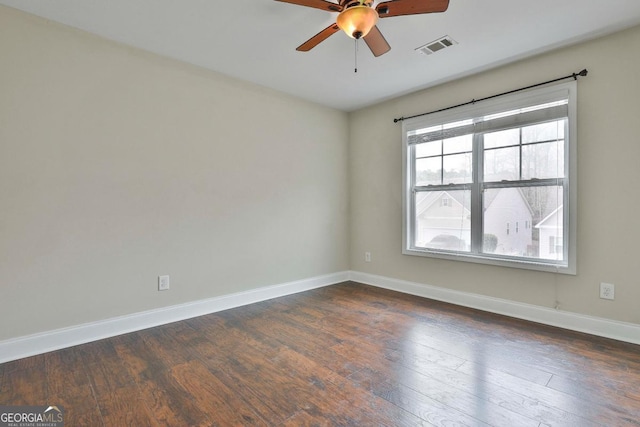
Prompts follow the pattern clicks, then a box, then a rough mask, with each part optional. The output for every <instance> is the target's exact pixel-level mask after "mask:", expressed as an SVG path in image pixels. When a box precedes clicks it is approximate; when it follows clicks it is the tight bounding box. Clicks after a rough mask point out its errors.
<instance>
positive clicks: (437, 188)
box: [403, 82, 576, 274]
mask: <svg viewBox="0 0 640 427" xmlns="http://www.w3.org/2000/svg"><path fill="white" fill-rule="evenodd" d="M575 98H576V83H575V82H571V83H567V84H561V85H556V86H552V87H545V88H542V89H537V90H534V91H528V92H524V93H518V94H512V95H510V96H507V97H502V98H499V99H495V100H493V101H492V102H487V103H479V104H478V105H470V106H467V107H461V108H458V109H454V110H450V111H444V112H441V113H436V114H433V115H429V116H424V117H419V118H414V119H411V120H406V121H404V122H403V136H404V144H403V173H404V182H403V184H404V212H403V253H404V254H407V255H419V256H427V257H436V258H446V259H454V260H458V261H470V262H480V263H488V264H496V265H503V266H510V267H520V268H528V269H538V270H544V271H556V272H562V273H568V274H575V226H576V224H575V216H576V214H575V207H576V194H575V181H576V179H575V177H576V164H575V160H576V154H575V153H576V146H575V145H576V142H575V140H574V139H575V138H574V137H575V134H576V132H575V129H576V123H575V110H576V108H575ZM445 208H446V209H445ZM521 223H524V224H525V226H524V227H520V224H521ZM505 224H506V227H505ZM510 224H515V227H514V228H513V229H511V227H510ZM514 230H515V232H513V231H514ZM551 238H552V239H551ZM552 240H553V244H551V241H552ZM558 242H559V243H558ZM563 243H565V244H563Z"/></svg>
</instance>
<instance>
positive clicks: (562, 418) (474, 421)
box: [0, 283, 640, 427]
mask: <svg viewBox="0 0 640 427" xmlns="http://www.w3.org/2000/svg"><path fill="white" fill-rule="evenodd" d="M0 404H2V405H27V404H29V405H62V406H64V408H65V412H66V423H65V425H66V426H118V427H120V426H146V425H169V426H214V425H216V426H231V425H262V426H265V425H266V426H305V425H306V426H315V425H329V426H340V425H344V426H347V425H348V426H416V425H438V426H453V425H471V426H479V425H481V426H484V425H492V426H509V427H515V426H518V427H519V426H533V427H538V426H542V425H553V426H580V427H585V426H596V425H597V426H626V425H631V426H640V346H635V345H631V344H624V343H620V342H616V341H612V340H607V339H602V338H596V337H592V336H588V335H584V334H579V333H573V332H568V331H564V330H560V329H556V328H551V327H546V326H540V325H537V324H532V323H528V322H524V321H519V320H514V319H510V318H506V317H502V316H497V315H492V314H488V313H483V312H479V311H475V310H471V309H465V308H461V307H457V306H453V305H448V304H444V303H439V302H435V301H431V300H427V299H422V298H417V297H412V296H407V295H403V294H399V293H394V292H390V291H386V290H381V289H376V288H372V287H369V286H364V285H359V284H355V283H345V284H341V285H336V286H331V287H327V288H323V289H318V290H314V291H309V292H305V293H301V294H297V295H292V296H288V297H283V298H279V299H275V300H271V301H266V302H262V303H258V304H254V305H251V306H247V307H242V308H238V309H234V310H228V311H225V312H220V313H216V314H211V315H208V316H203V317H199V318H195V319H192V320H187V321H183V322H178V323H173V324H170V325H166V326H161V327H157V328H153V329H148V330H145V331H140V332H135V333H131V334H128V335H123V336H119V337H116V338H111V339H106V340H102V341H98V342H94V343H90V344H85V345H81V346H77V347H73V348H69V349H65V350H60V351H56V352H52V353H48V354H44V355H40V356H35V357H30V358H27V359H22V360H18V361H15V362H10V363H5V364H2V365H0Z"/></svg>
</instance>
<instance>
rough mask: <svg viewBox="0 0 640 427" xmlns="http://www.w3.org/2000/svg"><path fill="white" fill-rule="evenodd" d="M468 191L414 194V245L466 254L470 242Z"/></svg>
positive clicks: (469, 198) (469, 194)
mask: <svg viewBox="0 0 640 427" xmlns="http://www.w3.org/2000/svg"><path fill="white" fill-rule="evenodd" d="M470 205H471V191H466V190H459V191H427V192H419V193H417V194H416V209H415V215H416V218H415V220H416V221H415V224H416V227H415V245H416V247H421V248H430V249H438V250H446V251H464V252H468V251H469V247H470V244H469V243H470V241H471V209H470Z"/></svg>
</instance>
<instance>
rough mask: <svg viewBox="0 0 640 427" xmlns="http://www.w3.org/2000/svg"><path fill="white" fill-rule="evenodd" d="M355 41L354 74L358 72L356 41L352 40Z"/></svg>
mask: <svg viewBox="0 0 640 427" xmlns="http://www.w3.org/2000/svg"><path fill="white" fill-rule="evenodd" d="M353 40H354V41H355V45H354V62H355V64H356V68H355V69H354V71H353V72H354V73H357V72H358V39H353Z"/></svg>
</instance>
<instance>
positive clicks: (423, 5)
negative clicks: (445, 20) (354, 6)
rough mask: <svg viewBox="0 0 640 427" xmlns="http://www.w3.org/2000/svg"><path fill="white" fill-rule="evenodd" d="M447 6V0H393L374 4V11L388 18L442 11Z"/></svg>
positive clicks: (381, 16)
mask: <svg viewBox="0 0 640 427" xmlns="http://www.w3.org/2000/svg"><path fill="white" fill-rule="evenodd" d="M448 7H449V0H395V1H384V2H382V3H379V4H378V6H376V11H377V12H378V16H380V18H389V17H391V16H402V15H418V14H420V13H434V12H444V11H445V10H447V8H448Z"/></svg>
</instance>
